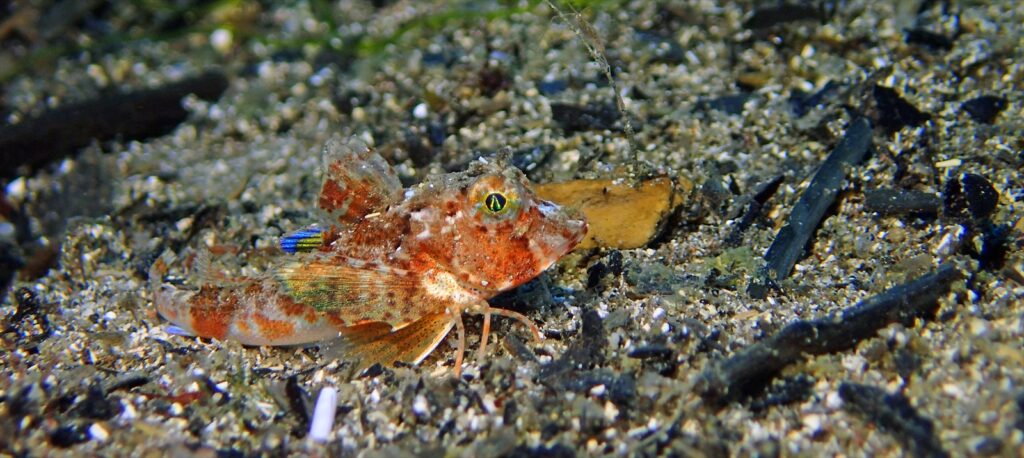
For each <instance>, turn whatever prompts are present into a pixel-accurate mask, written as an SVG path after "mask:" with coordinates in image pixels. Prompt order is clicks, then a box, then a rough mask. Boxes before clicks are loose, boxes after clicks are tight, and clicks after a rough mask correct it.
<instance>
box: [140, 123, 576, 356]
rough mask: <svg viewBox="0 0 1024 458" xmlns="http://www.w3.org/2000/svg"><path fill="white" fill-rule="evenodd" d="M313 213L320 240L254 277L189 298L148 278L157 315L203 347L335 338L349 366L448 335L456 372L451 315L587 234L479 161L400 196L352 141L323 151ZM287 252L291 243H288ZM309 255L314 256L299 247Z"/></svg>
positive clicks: (382, 168)
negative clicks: (322, 219)
mask: <svg viewBox="0 0 1024 458" xmlns="http://www.w3.org/2000/svg"><path fill="white" fill-rule="evenodd" d="M323 167H324V183H323V186H322V187H321V190H320V196H319V199H318V204H319V207H320V208H321V210H323V212H324V213H325V215H326V217H327V221H326V226H327V227H328V229H327V230H325V231H323V232H322V234H318V233H316V232H313V234H317V237H315V238H312V239H309V240H314V241H315V242H312V243H311V242H309V240H305V239H304V240H301V242H302V243H300V244H298V245H296V244H293V245H294V246H301V247H302V248H305V249H296V248H294V246H293V247H292V249H293V250H294V251H301V252H298V253H296V254H292V255H284V256H282V257H281V259H280V261H279V262H277V263H276V264H275V267H273V268H272V269H271V270H270V271H269V272H267V273H266V274H265V275H263V276H261V277H259V278H242V279H231V280H230V281H225V282H220V283H218V282H211V283H210V284H206V285H203V286H202V287H201V288H200V289H199V290H198V291H185V290H179V289H176V288H174V287H172V286H170V285H166V284H162V283H161V282H160V275H161V274H162V271H163V269H164V268H165V267H166V266H165V265H164V264H163V262H158V263H157V265H155V266H154V269H153V273H151V281H152V282H153V285H154V302H155V304H156V307H157V310H158V311H159V312H160V314H161V315H162V316H163V317H165V318H166V319H168V320H169V321H171V322H173V323H174V324H176V325H177V326H179V327H181V328H183V329H185V330H187V331H189V332H192V333H194V334H196V335H199V336H203V337H212V338H216V339H233V340H237V341H239V342H242V343H243V344H248V345H294V344H302V343H309V342H316V341H321V340H326V339H331V338H335V337H339V336H340V337H341V338H343V340H344V342H345V343H346V349H347V352H348V354H349V355H350V356H352V357H353V358H356V359H358V360H360V366H361V367H366V366H369V365H371V364H373V363H377V362H380V363H390V362H393V361H405V362H411V363H418V362H419V361H421V360H422V359H423V358H424V357H426V355H428V354H429V353H430V352H431V351H432V350H433V349H434V348H435V347H436V346H437V345H438V344H439V343H440V342H441V341H442V340H443V339H444V337H445V336H446V335H447V334H448V332H449V331H451V329H452V328H453V327H454V328H456V329H457V331H458V339H459V341H458V353H457V357H456V372H457V373H458V372H459V370H460V369H461V363H462V355H463V351H464V348H465V331H464V328H463V324H462V314H463V313H464V312H471V313H477V314H482V315H483V316H484V329H483V334H484V335H483V337H482V339H481V347H480V352H481V354H482V353H483V351H484V348H485V345H486V342H487V335H488V333H489V331H490V317H491V314H499V315H504V316H508V317H512V318H515V319H517V320H519V321H521V322H523V323H525V324H527V325H528V326H529V327H530V329H531V331H532V332H533V333H534V335H535V336H537V337H538V338H539V333H538V332H537V329H536V326H534V325H533V323H532V322H531V321H530V320H529V319H527V318H526V317H524V316H522V315H520V314H518V313H515V312H511V311H508V310H502V309H496V308H492V307H490V306H489V305H488V304H487V299H489V298H491V297H493V296H494V295H496V294H498V293H499V292H501V291H505V290H508V289H511V288H514V287H516V286H519V285H521V284H523V283H525V282H527V281H529V280H530V279H532V278H534V277H535V276H537V275H538V274H540V273H541V272H542V271H544V270H545V269H547V268H548V267H550V266H551V264H553V263H554V262H555V261H556V260H558V259H559V258H560V257H562V256H563V255H564V254H565V253H568V252H569V251H570V250H572V248H573V247H575V246H576V244H578V243H579V241H580V240H582V238H583V236H584V235H585V234H586V230H587V225H586V222H585V221H583V219H582V217H577V216H575V215H573V214H570V213H568V212H566V211H565V210H563V209H562V208H560V207H558V206H557V205H555V204H553V203H550V202H547V201H543V200H541V199H539V198H537V197H536V195H534V193H533V191H532V190H531V189H530V185H529V182H528V181H527V180H526V178H525V177H524V176H523V174H522V173H521V172H520V171H519V170H517V169H515V168H513V167H510V166H506V165H505V164H504V163H503V161H502V160H500V159H499V161H497V162H488V161H485V160H483V159H481V160H480V161H478V162H475V163H473V164H472V165H471V166H470V167H469V169H468V170H467V171H465V172H460V173H451V174H446V175H440V176H435V177H431V178H429V179H427V180H426V181H425V182H423V183H421V184H419V185H417V186H414V187H411V188H409V189H405V190H403V189H402V188H401V186H400V184H399V181H398V178H397V176H396V175H395V173H394V171H393V170H392V169H391V167H390V166H389V165H388V164H387V162H386V161H384V159H383V158H381V157H380V156H379V155H378V154H376V153H375V152H373V150H371V149H370V148H368V147H366V146H365V145H364V144H362V143H361V142H359V141H357V140H349V141H348V142H341V141H338V140H332V141H330V142H328V144H327V146H326V147H325V148H324V164H323ZM291 241H294V240H291ZM310 245H312V247H311V246H310Z"/></svg>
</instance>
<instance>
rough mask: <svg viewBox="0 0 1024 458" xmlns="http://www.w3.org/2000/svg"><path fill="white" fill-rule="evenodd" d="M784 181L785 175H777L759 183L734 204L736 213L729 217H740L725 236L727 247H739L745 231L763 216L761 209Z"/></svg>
mask: <svg viewBox="0 0 1024 458" xmlns="http://www.w3.org/2000/svg"><path fill="white" fill-rule="evenodd" d="M782 181H783V176H782V175H776V176H775V177H774V178H772V179H770V180H768V181H765V182H764V183H760V184H758V185H757V186H756V187H755V188H754V190H753V192H751V193H750V195H747V196H743V198H741V199H738V200H739V203H738V204H737V205H734V206H733V208H734V209H735V210H734V212H736V213H735V214H734V215H731V216H730V218H729V219H735V218H736V216H737V215H739V218H740V219H739V221H737V222H736V224H734V225H733V226H732V231H730V232H729V235H727V236H726V237H725V242H724V244H725V246H726V247H727V248H732V247H737V246H739V245H740V243H742V242H743V233H744V232H746V231H747V229H749V228H750V226H752V225H753V224H754V221H756V220H757V219H758V218H759V217H761V210H762V209H764V206H765V204H766V203H768V199H771V198H772V196H774V195H775V192H776V191H778V190H779V185H780V184H782Z"/></svg>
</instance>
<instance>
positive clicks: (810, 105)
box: [789, 81, 839, 118]
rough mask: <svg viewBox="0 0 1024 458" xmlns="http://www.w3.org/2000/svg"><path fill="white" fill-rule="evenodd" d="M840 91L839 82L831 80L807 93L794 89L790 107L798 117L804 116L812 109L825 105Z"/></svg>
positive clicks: (790, 98)
mask: <svg viewBox="0 0 1024 458" xmlns="http://www.w3.org/2000/svg"><path fill="white" fill-rule="evenodd" d="M838 93H839V84H838V83H836V82H835V81H829V82H827V83H825V85H824V86H822V87H821V89H818V90H817V91H815V92H813V93H811V94H806V93H804V92H803V91H800V90H798V89H797V90H794V91H793V93H792V95H790V97H789V107H790V108H791V109H792V110H793V114H795V115H796V116H797V117H798V118H802V117H803V116H804V115H805V114H807V113H810V112H811V110H813V109H815V108H817V107H819V106H821V105H824V104H825V102H826V101H827V100H829V98H830V97H833V96H835V95H837V94H838Z"/></svg>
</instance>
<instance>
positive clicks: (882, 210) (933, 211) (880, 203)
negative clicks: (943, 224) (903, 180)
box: [864, 188, 942, 216]
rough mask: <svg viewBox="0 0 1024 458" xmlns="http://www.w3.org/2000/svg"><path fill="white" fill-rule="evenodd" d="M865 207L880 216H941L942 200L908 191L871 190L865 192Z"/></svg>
mask: <svg viewBox="0 0 1024 458" xmlns="http://www.w3.org/2000/svg"><path fill="white" fill-rule="evenodd" d="M864 207H865V208H866V209H867V210H868V211H872V212H875V213H878V214H880V215H906V214H914V215H931V216H935V215H938V214H939V210H941V209H942V199H941V198H940V197H939V196H938V195H935V194H932V193H929V192H923V191H911V190H907V189H890V188H881V189H869V190H866V191H864Z"/></svg>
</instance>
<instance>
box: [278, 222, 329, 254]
mask: <svg viewBox="0 0 1024 458" xmlns="http://www.w3.org/2000/svg"><path fill="white" fill-rule="evenodd" d="M323 243H324V231H323V229H320V228H315V227H311V228H309V229H303V230H301V231H295V232H292V233H291V234H288V235H286V236H284V237H281V249H282V250H284V252H285V253H288V254H294V253H299V252H303V253H305V252H308V251H313V250H315V249H317V248H320V245H323Z"/></svg>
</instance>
